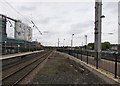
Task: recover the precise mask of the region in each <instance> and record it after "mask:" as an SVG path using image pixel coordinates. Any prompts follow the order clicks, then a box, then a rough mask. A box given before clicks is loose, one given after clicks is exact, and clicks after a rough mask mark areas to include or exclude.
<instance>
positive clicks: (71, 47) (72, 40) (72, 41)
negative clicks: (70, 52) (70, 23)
mask: <svg viewBox="0 0 120 86" xmlns="http://www.w3.org/2000/svg"><path fill="white" fill-rule="evenodd" d="M73 36H74V34H72V39H71V48H72V47H73Z"/></svg>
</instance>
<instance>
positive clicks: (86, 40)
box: [85, 35, 87, 48]
mask: <svg viewBox="0 0 120 86" xmlns="http://www.w3.org/2000/svg"><path fill="white" fill-rule="evenodd" d="M86 47H87V35H85V48H86Z"/></svg>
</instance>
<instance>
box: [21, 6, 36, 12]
mask: <svg viewBox="0 0 120 86" xmlns="http://www.w3.org/2000/svg"><path fill="white" fill-rule="evenodd" d="M20 10H23V11H32V10H36V6H28V7H27V6H21V7H20Z"/></svg>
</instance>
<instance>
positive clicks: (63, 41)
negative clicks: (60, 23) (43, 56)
mask: <svg viewBox="0 0 120 86" xmlns="http://www.w3.org/2000/svg"><path fill="white" fill-rule="evenodd" d="M64 43H65V39H63V48H64Z"/></svg>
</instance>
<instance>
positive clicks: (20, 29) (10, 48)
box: [0, 14, 41, 54]
mask: <svg viewBox="0 0 120 86" xmlns="http://www.w3.org/2000/svg"><path fill="white" fill-rule="evenodd" d="M7 19H10V20H12V21H14V22H15V28H14V29H15V32H14V34H15V35H14V38H10V37H7V33H6V22H7ZM36 43H37V47H36ZM38 44H39V46H38ZM0 45H1V51H2V54H11V53H19V52H25V51H33V50H36V49H40V46H41V43H38V42H32V28H31V27H30V26H28V25H26V24H24V23H22V22H21V21H19V20H15V19H12V18H9V17H7V16H5V15H2V14H0Z"/></svg>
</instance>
